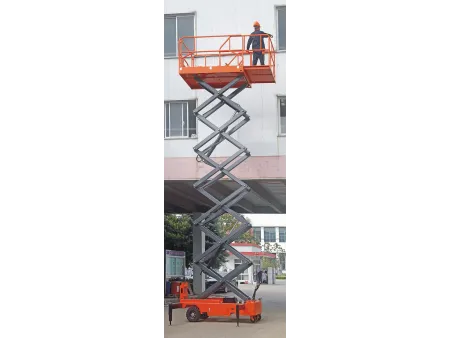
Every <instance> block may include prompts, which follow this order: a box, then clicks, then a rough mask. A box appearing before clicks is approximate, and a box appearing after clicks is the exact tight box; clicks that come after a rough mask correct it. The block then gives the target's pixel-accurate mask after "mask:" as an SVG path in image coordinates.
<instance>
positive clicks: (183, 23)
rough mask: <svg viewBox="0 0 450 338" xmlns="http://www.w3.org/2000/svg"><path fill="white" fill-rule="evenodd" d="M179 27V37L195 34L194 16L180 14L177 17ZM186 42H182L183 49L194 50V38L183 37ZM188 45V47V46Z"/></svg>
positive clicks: (184, 50)
mask: <svg viewBox="0 0 450 338" xmlns="http://www.w3.org/2000/svg"><path fill="white" fill-rule="evenodd" d="M177 20H178V21H177V27H178V32H177V33H178V39H181V38H182V37H185V36H194V16H193V15H189V16H179V17H177ZM183 42H184V44H182V51H183V52H186V51H193V50H194V39H192V38H187V39H183ZM186 47H187V48H186Z"/></svg>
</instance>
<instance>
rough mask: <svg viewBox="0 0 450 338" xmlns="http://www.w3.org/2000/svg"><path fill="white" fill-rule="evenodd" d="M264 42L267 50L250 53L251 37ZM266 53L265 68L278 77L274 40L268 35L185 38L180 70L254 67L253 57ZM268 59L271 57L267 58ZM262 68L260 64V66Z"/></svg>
mask: <svg viewBox="0 0 450 338" xmlns="http://www.w3.org/2000/svg"><path fill="white" fill-rule="evenodd" d="M250 36H252V37H253V38H259V39H260V44H259V45H260V46H262V42H263V40H266V41H264V42H265V48H264V49H250V50H247V42H248V39H249V37H250ZM255 52H257V53H259V52H262V54H263V56H264V58H265V63H266V64H265V65H266V66H269V67H270V68H271V70H272V73H273V74H274V77H275V48H274V46H273V41H272V38H271V37H270V36H269V35H267V34H260V35H250V34H247V35H243V34H242V35H241V34H239V35H216V36H185V37H182V38H180V39H179V41H178V62H179V67H180V68H184V67H210V66H236V67H250V66H253V54H254V53H255ZM266 56H268V57H266ZM258 66H259V64H258Z"/></svg>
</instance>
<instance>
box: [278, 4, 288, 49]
mask: <svg viewBox="0 0 450 338" xmlns="http://www.w3.org/2000/svg"><path fill="white" fill-rule="evenodd" d="M282 8H284V9H285V10H286V5H275V24H276V27H275V28H276V31H277V35H276V36H277V46H276V47H277V52H286V48H287V46H286V47H285V48H284V49H280V42H279V41H280V29H279V25H278V23H279V20H278V13H279V10H280V9H282ZM286 14H287V12H286ZM286 19H287V18H286ZM285 39H286V37H285Z"/></svg>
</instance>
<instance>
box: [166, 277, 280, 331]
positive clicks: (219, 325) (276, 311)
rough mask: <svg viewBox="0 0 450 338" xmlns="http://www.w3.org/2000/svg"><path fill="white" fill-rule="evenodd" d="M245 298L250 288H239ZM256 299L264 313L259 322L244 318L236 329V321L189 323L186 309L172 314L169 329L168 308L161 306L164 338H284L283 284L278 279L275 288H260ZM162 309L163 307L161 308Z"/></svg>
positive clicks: (234, 319)
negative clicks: (260, 302)
mask: <svg viewBox="0 0 450 338" xmlns="http://www.w3.org/2000/svg"><path fill="white" fill-rule="evenodd" d="M240 289H241V290H243V291H244V292H245V293H247V294H248V295H250V296H251V295H252V294H253V290H254V286H253V285H241V286H240ZM256 297H257V298H259V297H262V301H263V313H262V319H261V321H259V322H258V323H255V324H252V323H250V321H249V319H248V317H243V318H241V320H240V321H239V322H240V323H239V327H236V318H235V317H234V316H233V317H229V318H226V317H225V318H209V319H207V320H205V321H200V322H197V323H190V322H188V321H187V319H186V310H184V309H177V310H174V311H173V322H172V326H169V321H168V316H167V307H164V318H165V326H164V337H166V338H191V337H192V338H241V337H242V338H244V337H245V338H248V337H258V338H266V337H267V338H274V337H276V338H283V337H286V281H282V280H277V284H275V285H261V287H260V288H259V290H258V292H257V293H256ZM161 307H162V306H161Z"/></svg>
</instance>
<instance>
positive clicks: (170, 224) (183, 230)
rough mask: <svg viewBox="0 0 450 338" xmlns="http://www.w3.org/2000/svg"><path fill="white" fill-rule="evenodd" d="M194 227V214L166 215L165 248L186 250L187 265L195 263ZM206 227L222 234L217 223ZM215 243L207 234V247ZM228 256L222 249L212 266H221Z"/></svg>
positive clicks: (215, 267)
mask: <svg viewBox="0 0 450 338" xmlns="http://www.w3.org/2000/svg"><path fill="white" fill-rule="evenodd" d="M193 227H194V224H193V219H192V215H188V214H184V215H174V214H165V215H164V249H166V250H176V251H184V252H185V253H186V265H187V266H190V265H192V263H193ZM206 227H207V228H208V229H210V230H211V231H212V232H214V233H215V234H217V235H219V236H220V234H219V231H218V229H217V227H216V226H215V224H208V225H207V226H206ZM213 243H214V241H213V240H212V239H211V238H210V237H209V236H207V235H205V249H206V250H208V249H209V248H210V247H211V245H213ZM227 256H228V254H227V253H226V251H225V250H224V249H221V250H220V251H219V254H218V256H217V258H216V260H215V261H214V262H211V265H210V266H211V267H212V268H213V269H218V268H220V266H221V265H223V264H224V263H225V262H226V260H227V258H226V257H227Z"/></svg>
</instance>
